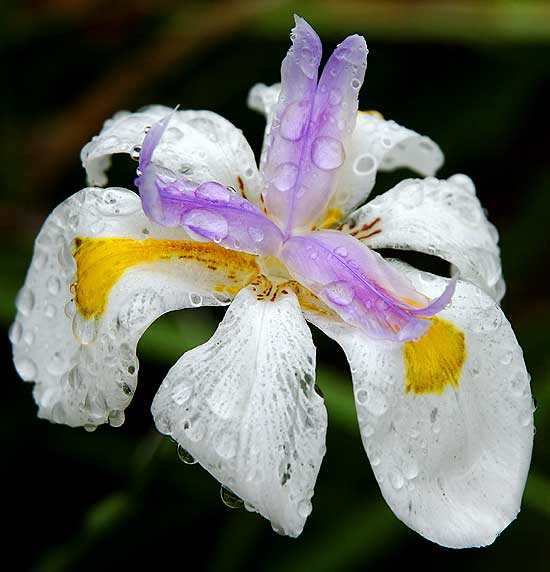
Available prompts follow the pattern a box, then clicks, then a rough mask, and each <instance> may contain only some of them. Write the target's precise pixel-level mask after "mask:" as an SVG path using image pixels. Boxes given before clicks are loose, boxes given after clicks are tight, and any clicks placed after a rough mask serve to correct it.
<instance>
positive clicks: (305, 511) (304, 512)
mask: <svg viewBox="0 0 550 572" xmlns="http://www.w3.org/2000/svg"><path fill="white" fill-rule="evenodd" d="M312 510H313V507H312V506H311V502H310V501H309V500H307V499H304V500H303V501H300V502H299V503H298V514H299V515H300V516H301V517H302V518H307V517H308V516H309V515H310V514H311V511H312Z"/></svg>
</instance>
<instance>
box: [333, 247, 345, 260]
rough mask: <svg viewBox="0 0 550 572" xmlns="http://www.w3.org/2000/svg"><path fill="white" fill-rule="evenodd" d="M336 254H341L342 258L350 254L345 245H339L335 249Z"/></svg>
mask: <svg viewBox="0 0 550 572" xmlns="http://www.w3.org/2000/svg"><path fill="white" fill-rule="evenodd" d="M334 254H336V255H337V256H341V257H342V258H345V257H346V256H347V255H348V251H347V250H346V249H345V248H344V247H343V246H338V247H337V248H336V249H335V250H334Z"/></svg>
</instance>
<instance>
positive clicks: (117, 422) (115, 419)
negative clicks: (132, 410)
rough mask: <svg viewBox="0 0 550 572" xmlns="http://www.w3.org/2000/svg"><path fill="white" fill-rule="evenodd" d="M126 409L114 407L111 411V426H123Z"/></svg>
mask: <svg viewBox="0 0 550 572" xmlns="http://www.w3.org/2000/svg"><path fill="white" fill-rule="evenodd" d="M124 420H125V417H124V411H121V410H120V409H113V410H112V411H111V412H110V413H109V425H110V426H111V427H121V426H122V425H123V424H124Z"/></svg>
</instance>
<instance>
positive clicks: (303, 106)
mask: <svg viewBox="0 0 550 572" xmlns="http://www.w3.org/2000/svg"><path fill="white" fill-rule="evenodd" d="M308 114H309V104H308V103H307V102H301V101H296V102H294V103H291V104H290V105H289V106H287V108H286V109H285V111H284V113H283V116H282V117H281V127H280V133H281V136H282V137H284V138H285V139H287V140H288V141H297V140H298V139H300V137H301V136H302V132H303V131H304V126H305V124H306V122H307V119H308Z"/></svg>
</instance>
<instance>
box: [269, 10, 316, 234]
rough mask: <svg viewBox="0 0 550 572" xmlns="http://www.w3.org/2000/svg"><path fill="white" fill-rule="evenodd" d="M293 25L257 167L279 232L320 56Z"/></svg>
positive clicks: (303, 30)
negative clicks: (278, 92) (258, 166)
mask: <svg viewBox="0 0 550 572" xmlns="http://www.w3.org/2000/svg"><path fill="white" fill-rule="evenodd" d="M295 21H296V26H295V27H294V29H293V30H292V34H291V38H292V46H291V48H290V50H289V51H288V54H287V55H286V57H285V59H284V60H283V63H282V66H281V92H280V95H279V102H278V104H277V107H276V110H275V115H274V117H273V122H272V124H271V128H270V134H269V137H268V140H267V141H266V146H267V151H266V149H264V153H263V162H262V165H261V166H260V170H261V171H262V172H263V174H264V176H265V179H266V183H267V189H266V192H265V201H266V206H267V209H268V212H269V215H270V217H271V218H272V219H273V220H274V221H275V222H276V223H277V224H279V226H280V227H281V228H285V227H286V225H287V222H288V219H289V216H290V211H291V208H292V204H291V202H292V201H291V195H292V193H294V192H295V187H296V178H297V175H298V170H299V166H300V162H301V157H302V155H303V153H304V152H305V150H304V145H305V142H306V141H307V128H308V125H309V120H310V117H311V113H312V110H313V103H314V98H315V91H316V89H317V74H318V67H319V62H320V61H321V52H322V48H321V41H320V40H319V37H318V36H317V34H316V33H315V30H313V28H312V27H311V26H310V25H309V24H308V23H307V22H306V21H305V20H303V19H302V18H300V17H298V16H295Z"/></svg>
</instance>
